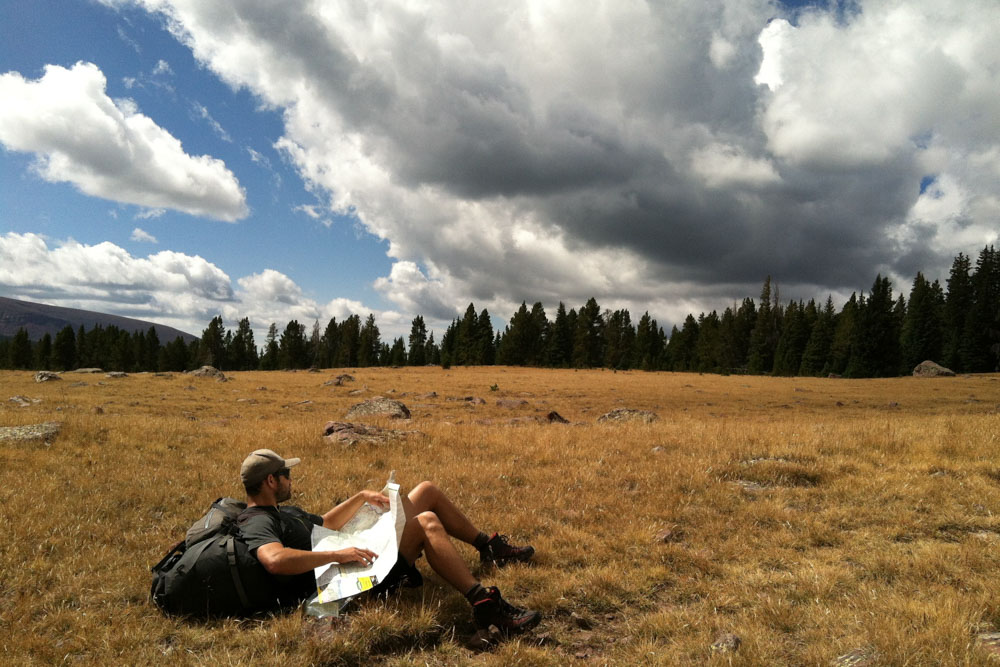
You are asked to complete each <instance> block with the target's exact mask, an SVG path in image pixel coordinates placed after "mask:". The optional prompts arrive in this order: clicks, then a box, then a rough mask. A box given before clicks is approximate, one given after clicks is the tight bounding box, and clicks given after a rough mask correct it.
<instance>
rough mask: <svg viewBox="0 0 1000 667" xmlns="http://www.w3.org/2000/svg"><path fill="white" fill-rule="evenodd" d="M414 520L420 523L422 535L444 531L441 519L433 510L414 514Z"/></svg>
mask: <svg viewBox="0 0 1000 667" xmlns="http://www.w3.org/2000/svg"><path fill="white" fill-rule="evenodd" d="M413 519H414V521H416V522H417V523H418V524H420V529H421V530H422V531H423V533H424V535H427V536H430V535H432V534H433V533H442V532H444V526H443V525H441V519H439V518H438V515H437V514H435V513H434V512H430V511H427V512H421V513H420V514H418V515H417V516H415V517H414V518H413Z"/></svg>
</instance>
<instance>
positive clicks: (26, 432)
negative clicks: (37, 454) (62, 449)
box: [0, 422, 62, 442]
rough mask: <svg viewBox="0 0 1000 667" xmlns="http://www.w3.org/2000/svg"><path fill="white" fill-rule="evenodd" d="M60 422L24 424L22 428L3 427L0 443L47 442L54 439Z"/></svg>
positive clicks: (59, 427)
mask: <svg viewBox="0 0 1000 667" xmlns="http://www.w3.org/2000/svg"><path fill="white" fill-rule="evenodd" d="M61 428H62V423H61V422H44V423H41V424H26V425H24V426H5V427H3V428H0V442H30V441H32V440H45V441H49V440H51V439H52V438H54V437H56V435H57V434H58V433H59V429H61Z"/></svg>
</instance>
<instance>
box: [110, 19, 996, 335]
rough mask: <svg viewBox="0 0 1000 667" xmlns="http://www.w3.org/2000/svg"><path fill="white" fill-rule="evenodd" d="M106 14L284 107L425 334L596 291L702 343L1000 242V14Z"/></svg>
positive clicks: (317, 179) (310, 167) (312, 173)
mask: <svg viewBox="0 0 1000 667" xmlns="http://www.w3.org/2000/svg"><path fill="white" fill-rule="evenodd" d="M105 2H107V3H108V4H112V5H114V4H138V5H141V6H144V7H145V8H147V9H148V10H149V11H151V12H157V13H160V14H161V15H163V16H164V17H166V20H167V22H168V25H169V26H170V29H171V31H172V32H173V33H174V34H175V35H176V37H177V38H178V39H180V40H181V41H182V42H183V43H185V44H186V45H187V46H189V47H190V48H191V50H192V52H193V53H194V55H195V57H196V58H197V59H198V60H199V61H200V62H201V63H203V64H204V65H205V66H206V67H207V68H209V69H211V70H212V71H213V72H215V73H216V74H217V75H218V76H219V77H221V78H222V79H223V80H225V81H226V82H228V83H229V84H230V85H231V86H233V87H234V88H246V89H249V90H250V91H252V92H253V93H254V94H256V95H257V96H259V98H260V99H261V100H262V101H263V102H264V103H265V104H267V105H270V106H272V107H275V108H278V109H281V110H282V111H283V114H284V127H285V129H284V136H283V137H281V139H280V140H279V141H278V142H277V147H278V148H279V149H280V150H282V151H283V152H284V154H285V156H286V157H287V158H288V159H289V160H291V161H292V163H293V164H294V165H295V166H296V167H297V168H298V170H299V172H300V173H301V175H302V176H303V177H304V178H305V179H306V181H307V183H308V184H309V186H310V187H311V188H314V189H316V190H322V191H325V192H326V193H328V194H329V201H330V206H331V210H332V211H333V212H337V213H341V214H350V215H352V216H355V217H356V218H357V220H359V221H360V223H361V224H362V225H363V226H364V227H365V228H366V229H367V230H368V231H370V232H371V233H372V234H374V235H376V236H377V237H379V238H381V239H386V240H388V242H389V255H390V256H391V257H392V258H393V259H394V261H395V265H394V267H393V269H392V271H391V273H390V275H388V276H384V277H382V278H380V279H379V280H378V281H377V282H376V287H377V289H379V290H380V291H381V292H382V293H383V294H384V295H385V296H386V298H388V299H390V300H391V301H392V302H394V303H395V304H396V305H398V306H399V307H400V308H401V309H403V310H405V311H408V312H411V313H416V312H421V313H427V314H429V313H438V314H439V315H441V314H444V313H445V312H446V311H449V310H452V311H454V310H456V309H457V310H461V309H462V308H463V307H464V304H465V303H467V302H468V301H470V300H474V301H475V302H476V303H477V305H480V306H483V305H488V306H489V307H490V308H491V310H492V311H493V312H494V313H496V314H499V315H501V316H502V317H506V316H507V314H508V313H509V312H511V310H512V308H513V306H514V305H516V304H517V303H519V302H520V301H521V300H522V299H527V300H529V301H532V300H535V299H540V300H542V301H543V302H545V303H546V304H549V305H552V304H554V303H555V301H556V300H558V299H564V300H566V301H567V302H568V303H569V305H578V304H580V303H582V302H583V301H584V300H585V299H586V298H587V297H589V296H591V295H594V296H596V297H598V300H599V301H600V302H601V303H602V305H627V306H630V307H632V308H633V312H635V311H641V310H644V309H645V308H647V307H648V308H650V309H651V310H653V311H654V313H655V314H657V315H659V316H660V317H662V318H666V319H674V320H675V321H676V319H675V318H676V317H677V314H678V313H679V314H680V316H683V314H684V312H686V310H695V312H697V310H698V309H699V308H711V307H722V306H725V305H727V302H730V303H731V302H732V300H733V299H736V298H739V297H742V296H744V295H753V294H756V292H757V290H758V289H759V286H760V283H761V281H762V280H763V278H764V276H765V275H766V274H771V275H773V276H774V277H775V279H776V280H777V281H778V282H779V284H780V285H781V286H782V294H783V295H784V296H786V297H787V296H795V295H796V294H799V295H803V296H807V297H808V296H814V295H815V296H821V295H823V294H825V293H826V292H828V291H832V292H834V293H840V292H843V291H844V290H846V291H850V290H852V289H856V288H859V287H861V288H865V287H867V285H868V284H869V283H870V281H871V279H872V278H874V275H875V273H876V272H882V273H888V274H890V275H893V276H896V277H897V278H898V279H899V280H902V281H906V282H908V281H909V279H910V278H912V276H913V274H914V273H915V271H917V270H923V271H925V272H928V273H929V274H931V275H934V273H935V272H938V273H940V272H943V271H944V270H946V268H947V265H948V264H949V263H950V261H951V258H952V257H953V256H954V254H955V253H957V252H958V251H965V252H969V251H970V246H971V247H972V248H975V247H977V246H981V245H983V244H985V243H988V242H992V241H995V240H996V238H997V230H996V224H995V223H996V220H997V214H998V213H1000V178H997V177H998V175H1000V93H998V91H1000V41H998V40H996V39H995V37H994V32H995V26H997V25H1000V5H998V4H997V3H996V2H994V0H978V1H977V0H969V1H967V2H962V3H959V4H948V3H940V2H931V1H930V0H908V1H905V2H904V1H902V0H884V1H879V2H866V1H864V0H859V2H856V3H853V4H852V9H853V11H848V12H842V11H841V12H839V13H837V14H833V13H830V12H826V11H823V10H821V9H807V10H802V11H799V12H797V13H796V14H794V15H791V14H789V13H788V12H786V11H785V10H784V9H782V8H781V6H780V5H776V4H774V3H771V2H767V1H765V0H749V1H748V0H704V1H701V2H685V3H646V2H640V1H638V0H623V1H621V2H615V3H606V4H604V5H601V6H599V7H597V8H588V9H587V10H586V11H583V10H581V7H580V5H579V4H578V3H570V2H559V1H553V2H540V1H532V0H514V1H512V2H507V3H500V4H498V3H490V2H481V1H475V0H473V1H471V2H470V1H467V0H463V1H462V2H449V1H441V2H434V3H409V2H402V1H394V0H389V1H387V2H381V3H377V4H370V3H327V2H320V1H318V0H289V1H287V2H282V3H260V2H243V3H232V2H227V1H225V0H105ZM927 182H932V183H933V184H934V186H933V187H931V188H925V189H924V190H923V191H921V183H927ZM897 284H898V283H897Z"/></svg>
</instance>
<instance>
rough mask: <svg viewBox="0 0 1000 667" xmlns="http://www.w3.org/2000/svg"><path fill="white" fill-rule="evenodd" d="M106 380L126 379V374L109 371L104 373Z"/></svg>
mask: <svg viewBox="0 0 1000 667" xmlns="http://www.w3.org/2000/svg"><path fill="white" fill-rule="evenodd" d="M104 377H106V378H127V377H128V373H123V372H122V371H111V372H110V373H105V374H104Z"/></svg>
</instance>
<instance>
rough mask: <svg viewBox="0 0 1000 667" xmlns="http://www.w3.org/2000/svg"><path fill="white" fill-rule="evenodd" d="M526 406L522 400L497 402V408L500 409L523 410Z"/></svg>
mask: <svg viewBox="0 0 1000 667" xmlns="http://www.w3.org/2000/svg"><path fill="white" fill-rule="evenodd" d="M527 404H528V402H527V401H526V400H524V399H523V398H501V399H500V400H498V401H497V406H499V407H501V408H523V407H524V406H526V405H527Z"/></svg>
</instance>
